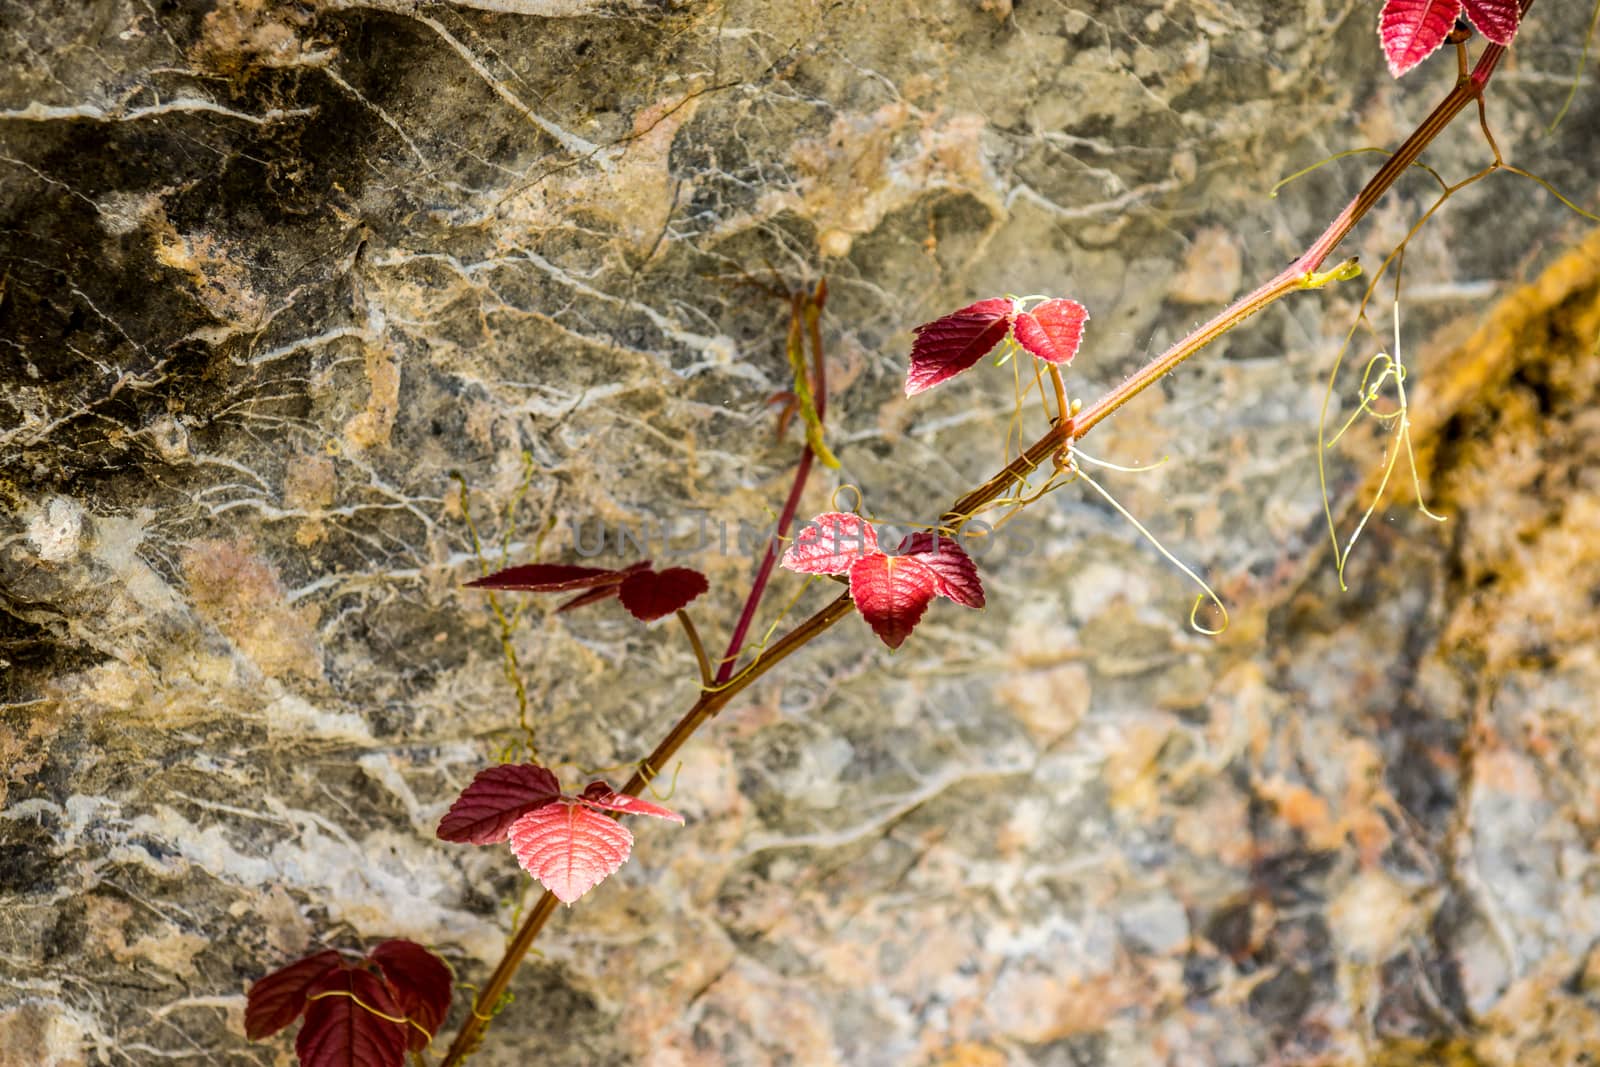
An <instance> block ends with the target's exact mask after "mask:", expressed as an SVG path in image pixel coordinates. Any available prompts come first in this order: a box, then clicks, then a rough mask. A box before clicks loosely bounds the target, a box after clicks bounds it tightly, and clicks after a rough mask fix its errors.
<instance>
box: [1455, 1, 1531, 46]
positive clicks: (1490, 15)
mask: <svg viewBox="0 0 1600 1067" xmlns="http://www.w3.org/2000/svg"><path fill="white" fill-rule="evenodd" d="M1462 2H1463V5H1464V6H1465V7H1466V9H1467V18H1469V19H1471V20H1472V24H1473V25H1474V26H1476V27H1477V28H1478V32H1479V33H1481V34H1483V35H1484V36H1485V37H1487V38H1488V39H1489V40H1491V41H1493V42H1494V43H1495V44H1510V43H1511V39H1512V38H1513V37H1515V36H1516V35H1517V24H1518V23H1520V22H1521V21H1522V5H1521V4H1519V3H1518V2H1517V0H1462Z"/></svg>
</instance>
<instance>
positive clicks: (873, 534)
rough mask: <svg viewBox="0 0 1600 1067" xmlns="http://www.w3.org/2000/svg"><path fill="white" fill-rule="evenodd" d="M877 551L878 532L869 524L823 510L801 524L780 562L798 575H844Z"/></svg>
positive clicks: (852, 516) (855, 516) (842, 514)
mask: <svg viewBox="0 0 1600 1067" xmlns="http://www.w3.org/2000/svg"><path fill="white" fill-rule="evenodd" d="M877 551H878V531H876V530H874V529H873V528H872V524H871V523H870V522H867V521H866V520H865V519H863V518H862V517H861V516H860V515H852V514H850V513H849V512H846V511H824V512H823V513H822V514H820V515H818V516H816V517H815V518H813V519H811V520H810V521H808V522H805V523H802V524H801V525H800V529H799V530H798V531H796V532H795V536H794V543H793V544H791V545H790V546H789V547H788V549H787V550H786V551H785V552H784V553H783V560H782V563H783V566H784V568H785V569H786V570H791V571H796V572H798V573H800V574H843V573H845V572H846V571H848V570H849V569H850V567H851V566H852V565H853V564H854V563H855V562H856V561H857V560H859V559H862V558H863V557H866V556H870V555H873V554H874V553H876V552H877Z"/></svg>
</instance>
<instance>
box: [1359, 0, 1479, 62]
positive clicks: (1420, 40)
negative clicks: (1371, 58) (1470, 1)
mask: <svg viewBox="0 0 1600 1067" xmlns="http://www.w3.org/2000/svg"><path fill="white" fill-rule="evenodd" d="M1459 14H1461V0H1387V2H1386V3H1385V4H1384V5H1383V14H1382V15H1381V16H1379V18H1378V40H1379V41H1381V42H1382V44H1383V54H1384V57H1385V58H1386V59H1387V60H1388V61H1389V73H1390V74H1393V75H1394V76H1395V77H1396V78H1398V77H1400V75H1402V74H1404V73H1405V72H1406V71H1408V70H1410V69H1411V68H1412V67H1414V66H1416V65H1417V64H1418V63H1421V62H1422V61H1423V60H1424V59H1427V58H1428V57H1429V56H1431V55H1433V53H1434V51H1435V50H1437V49H1438V47H1439V46H1440V45H1442V44H1444V39H1445V38H1446V37H1447V36H1449V34H1450V30H1451V28H1452V27H1454V26H1455V24H1456V16H1457V15H1459ZM1478 28H1479V29H1482V28H1483V27H1481V26H1480V27H1478Z"/></svg>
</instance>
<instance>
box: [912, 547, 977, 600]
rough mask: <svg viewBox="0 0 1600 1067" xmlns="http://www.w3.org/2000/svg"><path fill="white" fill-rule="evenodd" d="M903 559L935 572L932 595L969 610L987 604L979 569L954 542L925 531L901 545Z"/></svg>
mask: <svg viewBox="0 0 1600 1067" xmlns="http://www.w3.org/2000/svg"><path fill="white" fill-rule="evenodd" d="M900 555H902V556H909V557H911V558H913V559H915V560H916V561H917V562H918V563H920V564H922V565H923V566H924V567H927V568H928V569H929V570H931V571H932V572H933V576H934V579H935V585H934V589H933V591H934V592H935V593H937V594H938V595H939V596H942V597H944V598H945V599H947V600H954V601H955V602H956V603H957V604H960V605H962V606H963V607H968V608H981V607H983V604H984V598H983V582H981V581H980V580H979V579H978V565H977V564H976V563H974V562H972V557H971V556H969V555H967V550H966V549H964V548H962V547H961V545H960V543H958V542H957V541H956V539H955V538H953V537H950V536H948V535H945V534H935V533H933V532H932V531H927V530H924V531H923V532H921V533H914V534H912V535H911V536H910V537H907V538H906V539H905V540H904V541H901V542H900Z"/></svg>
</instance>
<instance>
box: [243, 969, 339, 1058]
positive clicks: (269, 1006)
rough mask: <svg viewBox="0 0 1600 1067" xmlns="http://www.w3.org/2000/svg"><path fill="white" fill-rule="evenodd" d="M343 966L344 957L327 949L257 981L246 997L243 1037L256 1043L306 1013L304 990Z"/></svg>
mask: <svg viewBox="0 0 1600 1067" xmlns="http://www.w3.org/2000/svg"><path fill="white" fill-rule="evenodd" d="M344 966H345V962H344V957H343V956H341V955H340V954H339V953H337V952H335V951H333V950H332V949H326V950H324V951H322V952H318V953H317V954H315V955H313V956H307V957H306V958H305V959H300V960H295V961H294V962H293V963H291V964H289V965H288V966H287V967H280V968H279V969H278V970H276V971H273V972H272V973H271V974H269V975H266V976H264V977H262V978H258V979H256V980H255V981H254V982H252V983H251V985H250V993H249V995H248V996H247V997H245V1006H244V1033H245V1036H246V1037H248V1038H249V1039H250V1040H251V1041H259V1040H261V1039H262V1038H263V1037H269V1036H271V1035H272V1034H275V1033H277V1032H278V1031H279V1030H282V1029H283V1028H284V1027H285V1026H288V1025H289V1024H290V1023H292V1022H294V1021H295V1020H296V1019H298V1018H300V1013H301V1012H303V1011H305V1010H306V990H308V989H310V988H311V986H312V985H313V984H314V983H315V982H317V980H318V979H320V978H322V977H323V976H324V975H326V974H328V973H329V972H330V971H335V970H340V969H342V968H343V967H344Z"/></svg>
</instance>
